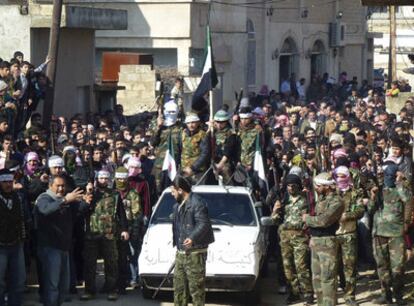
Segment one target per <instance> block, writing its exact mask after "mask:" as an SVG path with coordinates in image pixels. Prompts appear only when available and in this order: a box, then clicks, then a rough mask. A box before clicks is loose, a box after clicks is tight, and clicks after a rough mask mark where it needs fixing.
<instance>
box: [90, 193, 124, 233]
mask: <svg viewBox="0 0 414 306" xmlns="http://www.w3.org/2000/svg"><path fill="white" fill-rule="evenodd" d="M117 202H118V195H115V194H109V193H106V192H105V193H104V194H103V196H102V198H101V199H100V200H99V201H98V202H97V203H96V206H95V210H94V212H93V213H92V215H91V217H90V223H89V225H90V231H91V233H92V234H98V235H102V236H104V237H105V238H106V239H109V240H113V239H114V237H115V235H116V229H117V220H116V213H117V211H116V208H117V207H116V206H117Z"/></svg>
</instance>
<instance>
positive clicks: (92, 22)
mask: <svg viewBox="0 0 414 306" xmlns="http://www.w3.org/2000/svg"><path fill="white" fill-rule="evenodd" d="M0 3H1V5H0V19H1V20H2V22H1V24H0V37H1V47H0V57H2V58H3V59H5V60H6V59H7V60H8V59H10V58H11V57H12V56H13V53H14V52H15V51H17V50H19V51H22V52H23V53H24V55H25V59H27V60H29V61H31V62H32V63H33V64H35V65H38V64H40V63H42V62H44V60H45V58H46V55H47V51H48V45H49V28H50V25H51V16H52V5H51V4H52V1H51V0H39V1H37V0H33V1H30V2H29V1H17V0H16V1H15V0H3V1H2V2H0ZM126 27H127V14H126V11H122V10H109V9H97V8H85V7H79V6H76V5H72V6H68V5H64V6H63V10H62V21H61V36H60V42H59V51H60V52H59V57H58V60H57V73H56V84H55V86H56V90H55V98H54V101H55V103H54V112H55V113H56V114H60V115H68V116H69V115H73V114H74V113H77V112H86V111H89V110H91V109H92V110H94V109H96V108H97V106H96V105H95V102H94V101H95V99H94V90H93V89H94V84H95V51H94V50H95V31H96V30H98V29H111V30H116V29H126ZM39 111H41V109H39Z"/></svg>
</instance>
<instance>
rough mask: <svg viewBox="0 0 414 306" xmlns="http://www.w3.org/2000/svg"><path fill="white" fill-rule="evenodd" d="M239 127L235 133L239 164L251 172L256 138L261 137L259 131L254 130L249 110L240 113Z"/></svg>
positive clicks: (245, 109)
mask: <svg viewBox="0 0 414 306" xmlns="http://www.w3.org/2000/svg"><path fill="white" fill-rule="evenodd" d="M239 117H240V126H239V131H238V133H237V136H238V143H239V154H238V158H239V163H240V165H241V166H243V167H244V168H245V169H246V170H247V171H248V172H249V171H251V170H253V163H254V156H255V153H256V138H257V137H260V136H261V133H260V130H259V129H257V128H256V126H255V124H254V121H253V114H252V113H251V111H250V109H249V108H244V109H242V110H241V111H240V114H239Z"/></svg>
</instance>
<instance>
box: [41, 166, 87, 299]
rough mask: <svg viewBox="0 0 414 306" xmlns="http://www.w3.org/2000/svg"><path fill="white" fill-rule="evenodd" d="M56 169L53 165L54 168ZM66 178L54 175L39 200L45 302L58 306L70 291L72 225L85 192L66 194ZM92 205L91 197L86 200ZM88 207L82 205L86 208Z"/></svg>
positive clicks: (77, 191) (77, 190) (76, 190)
mask: <svg viewBox="0 0 414 306" xmlns="http://www.w3.org/2000/svg"><path fill="white" fill-rule="evenodd" d="M52 166H53V165H52ZM65 184H66V182H65V178H64V177H63V176H61V175H59V174H58V175H56V176H52V178H51V179H50V183H49V189H48V190H47V191H46V192H45V193H42V194H41V195H40V196H39V197H38V198H37V200H36V208H35V219H36V224H37V238H38V250H37V251H38V256H39V260H40V262H41V270H42V281H43V290H42V295H43V296H42V302H43V305H45V306H59V305H61V304H62V303H63V300H64V298H65V295H66V294H67V293H68V291H69V280H70V271H69V263H70V260H69V251H70V249H71V246H72V232H73V222H74V219H75V216H76V213H77V212H78V211H79V210H80V209H81V208H80V207H81V206H79V202H80V201H81V200H82V199H83V191H82V190H80V189H75V190H73V191H72V192H70V193H66V191H65ZM85 200H86V201H88V202H89V203H90V202H91V201H92V197H88V198H85ZM82 208H86V204H85V203H83V207H82Z"/></svg>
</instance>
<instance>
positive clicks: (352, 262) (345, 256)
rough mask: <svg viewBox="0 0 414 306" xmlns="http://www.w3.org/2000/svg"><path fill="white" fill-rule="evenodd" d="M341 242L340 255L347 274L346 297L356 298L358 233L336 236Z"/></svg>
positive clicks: (339, 242)
mask: <svg viewBox="0 0 414 306" xmlns="http://www.w3.org/2000/svg"><path fill="white" fill-rule="evenodd" d="M336 240H337V241H338V244H339V256H338V257H341V258H342V263H343V271H344V275H345V292H344V299H354V298H355V290H356V273H357V269H356V261H357V256H358V254H357V246H358V245H357V241H358V240H357V233H356V232H355V233H349V234H343V235H338V236H336Z"/></svg>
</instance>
